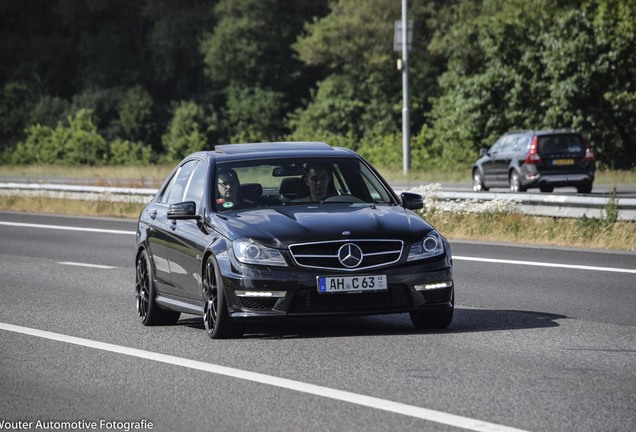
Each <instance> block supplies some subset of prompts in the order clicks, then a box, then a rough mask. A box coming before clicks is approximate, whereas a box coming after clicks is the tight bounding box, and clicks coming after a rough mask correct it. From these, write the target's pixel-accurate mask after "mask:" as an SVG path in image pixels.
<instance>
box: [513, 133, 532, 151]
mask: <svg viewBox="0 0 636 432" xmlns="http://www.w3.org/2000/svg"><path fill="white" fill-rule="evenodd" d="M528 150H530V137H529V136H526V135H521V136H520V137H519V139H518V140H517V141H515V147H514V149H513V151H514V152H524V153H525V152H527V151H528Z"/></svg>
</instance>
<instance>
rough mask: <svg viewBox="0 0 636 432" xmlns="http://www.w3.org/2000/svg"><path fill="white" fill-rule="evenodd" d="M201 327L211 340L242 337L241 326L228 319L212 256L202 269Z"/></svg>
mask: <svg viewBox="0 0 636 432" xmlns="http://www.w3.org/2000/svg"><path fill="white" fill-rule="evenodd" d="M202 279H203V325H204V326H205V331H206V333H207V334H208V336H209V337H211V338H212V339H229V338H238V337H241V336H242V335H243V325H242V324H240V323H237V322H235V321H234V320H232V318H230V316H229V314H228V311H227V305H226V304H225V296H224V293H223V280H222V278H221V274H220V271H219V268H218V266H217V264H216V262H215V261H214V258H213V257H212V256H210V257H208V259H207V261H206V263H205V267H204V269H203V278H202Z"/></svg>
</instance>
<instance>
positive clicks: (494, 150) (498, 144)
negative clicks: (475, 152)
mask: <svg viewBox="0 0 636 432" xmlns="http://www.w3.org/2000/svg"><path fill="white" fill-rule="evenodd" d="M504 139H505V137H504V138H500V139H499V141H497V142H496V143H495V144H494V145H493V146H492V147H491V148H490V154H491V155H493V154H495V153H499V152H500V151H501V148H502V147H503V143H504Z"/></svg>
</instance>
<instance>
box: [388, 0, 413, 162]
mask: <svg viewBox="0 0 636 432" xmlns="http://www.w3.org/2000/svg"><path fill="white" fill-rule="evenodd" d="M406 3H407V1H406V0H402V21H396V22H395V29H394V35H393V49H394V51H402V59H401V62H400V61H398V69H401V70H402V168H403V171H404V174H408V172H409V170H410V169H411V119H410V114H409V61H408V55H409V54H408V51H409V49H410V48H411V43H412V40H413V22H412V21H408V20H407V11H406V9H407V4H406ZM402 23H408V25H402Z"/></svg>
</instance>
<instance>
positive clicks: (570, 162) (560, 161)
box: [552, 159, 574, 165]
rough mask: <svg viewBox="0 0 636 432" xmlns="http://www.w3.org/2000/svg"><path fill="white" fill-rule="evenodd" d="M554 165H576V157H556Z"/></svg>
mask: <svg viewBox="0 0 636 432" xmlns="http://www.w3.org/2000/svg"><path fill="white" fill-rule="evenodd" d="M552 165H574V159H555V160H553V161H552Z"/></svg>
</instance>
